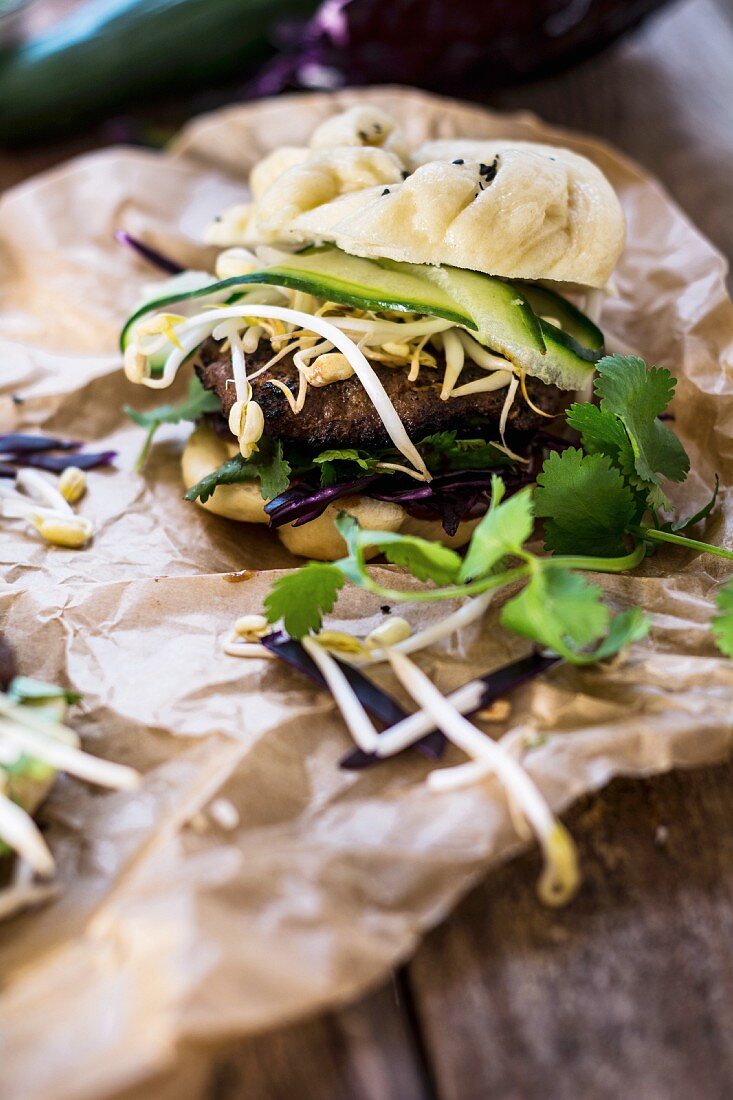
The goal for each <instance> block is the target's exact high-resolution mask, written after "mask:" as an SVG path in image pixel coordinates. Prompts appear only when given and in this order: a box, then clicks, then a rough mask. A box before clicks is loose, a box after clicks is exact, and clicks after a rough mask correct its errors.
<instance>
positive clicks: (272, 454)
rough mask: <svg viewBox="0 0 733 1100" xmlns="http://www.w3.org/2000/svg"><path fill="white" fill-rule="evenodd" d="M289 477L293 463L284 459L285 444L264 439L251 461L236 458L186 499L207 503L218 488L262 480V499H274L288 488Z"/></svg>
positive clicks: (199, 484) (229, 461)
mask: <svg viewBox="0 0 733 1100" xmlns="http://www.w3.org/2000/svg"><path fill="white" fill-rule="evenodd" d="M290 474H291V469H290V464H289V463H288V462H287V460H286V459H284V458H283V449H282V443H280V442H279V441H278V442H277V443H272V442H271V441H269V440H266V439H262V440H260V450H259V451H257V452H255V454H254V455H252V457H251V458H242V456H241V455H235V456H234V457H233V458H230V459H228V460H227V461H226V462H223V463H222V464H221V466H219V467H217V469H216V470H212V471H211V473H210V474H206V476H205V477H202V478H201V481H198V482H196V484H195V485H192V486H191V488H190V489H188V490H187V491H186V493H185V494H184V496H185V499H186V500H200V501H201V503H202V504H205V503H206V501H207V500H209V498H210V497H211V496H212V495H213V493H214V492H215V490H216V489H217V487H218V486H219V485H237V484H240V483H241V482H244V481H253V480H254V479H255V478H259V479H260V495H261V496H262V499H263V500H274V499H275V497H276V496H279V495H280V493H284V492H285V490H286V489H287V487H288V486H289V484H290Z"/></svg>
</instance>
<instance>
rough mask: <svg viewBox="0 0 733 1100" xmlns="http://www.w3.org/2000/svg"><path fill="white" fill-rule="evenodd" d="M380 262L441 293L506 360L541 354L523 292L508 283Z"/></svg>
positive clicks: (453, 270) (472, 274) (451, 270)
mask: <svg viewBox="0 0 733 1100" xmlns="http://www.w3.org/2000/svg"><path fill="white" fill-rule="evenodd" d="M382 263H383V264H384V265H385V266H386V267H388V269H389V270H390V271H399V272H400V273H404V274H405V275H411V276H413V277H415V278H417V277H419V278H421V279H424V280H426V281H427V282H429V283H432V284H433V285H434V286H436V287H440V288H441V289H442V290H444V291H445V292H446V293H447V294H449V295H450V297H451V298H452V299H453V300H454V301H455V302H457V303H458V304H459V306H460V307H461V309H462V310H463V311H464V312H465V313H467V314H468V315H469V317H471V318H472V319H473V322H474V323H473V325H472V326H470V327H471V328H475V329H476V332H475V333H473V335H475V337H476V339H477V340H478V341H479V342H480V343H482V344H486V345H488V346H489V347H490V348H492V349H493V350H494V351H497V352H499V354H501V355H506V357H507V359H511V360H512V361H514V362H516V361H518V357H519V356H520V354H522V353H523V352H524V351H525V350H526V349H531V350H534V351H536V352H539V353H540V354H542V353H543V352H544V350H545V342H544V339H543V336H542V330H541V328H540V323H539V320H538V318H537V317H536V316H535V314H534V312H533V310H532V307H531V306H530V304H529V303H528V302H527V300H526V298H525V297H524V295H523V293H522V292H521V291H520V290H517V288H516V287H515V286H513V285H512V284H511V283H508V282H505V281H504V280H503V279H498V278H496V277H495V276H494V275H483V274H482V273H481V272H479V271H464V270H463V269H461V268H459V267H430V266H428V265H426V264H403V263H397V262H391V261H382ZM464 324H465V323H464Z"/></svg>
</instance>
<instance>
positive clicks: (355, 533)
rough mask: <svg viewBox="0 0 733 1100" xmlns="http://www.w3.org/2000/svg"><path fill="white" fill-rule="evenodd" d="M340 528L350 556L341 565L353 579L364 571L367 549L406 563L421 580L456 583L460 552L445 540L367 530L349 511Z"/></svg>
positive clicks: (341, 516) (339, 522) (340, 518)
mask: <svg viewBox="0 0 733 1100" xmlns="http://www.w3.org/2000/svg"><path fill="white" fill-rule="evenodd" d="M336 527H337V528H338V531H339V533H340V535H341V537H342V538H343V539H344V541H345V543H346V546H347V548H348V550H349V555H350V557H349V559H347V560H345V561H342V562H340V563H339V565H340V566H341V567H342V568H343V569H344V570H345V572H346V573H347V575H348V576H349V578H350V579H352V580H353V579H354V578H355V577H356V578H358V577H360V576H362V575H363V574H364V571H365V562H364V551H365V550H366V549H367V548H375V549H378V550H379V551H381V553H382V554H384V556H385V558H386V559H387V561H388V562H391V564H392V565H401V566H403V568H405V569H407V570H409V572H410V573H412V575H413V577H416V578H417V579H418V580H419V581H434V582H435V584H439V585H441V584H452V583H453V582H454V581H455V580H456V578H457V576H458V572H459V570H460V568H461V556H460V554H457V553H456V552H455V550H451V549H450V548H449V547H447V546H444V545H443V543H442V542H438V541H436V542H433V541H431V540H430V539H421V538H419V536H417V535H400V534H399V533H398V532H395V531H369V530H364V529H362V528H361V527H360V526H359V523H358V521H357V520H356V519H354V517H353V516H350V515H349V514H348V512H340V513H339V515H338V518H337V520H336ZM357 583H358V579H357Z"/></svg>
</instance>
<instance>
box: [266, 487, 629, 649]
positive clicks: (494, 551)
mask: <svg viewBox="0 0 733 1100" xmlns="http://www.w3.org/2000/svg"><path fill="white" fill-rule="evenodd" d="M533 519H534V514H533V506H532V491H531V490H529V489H525V490H523V491H522V492H520V493H517V494H515V495H514V496H512V497H510V498H509V499H508V500H504V483H503V481H502V480H501V478H499V477H498V476H497V475H494V476H493V477H492V499H491V506H490V508H489V511H488V512H487V513H486V515H485V516H484V518H483V519H482V520H481V522H480V523H479V524H478V526H477V527H476V529H475V531H474V533H473V536H472V538H471V542H470V544H469V547H468V551H467V553H466V555H465V557H464V558H462V557H461V555H460V554H458V553H456V551H455V550H451V549H449V548H448V547H446V546H443V544H442V543H440V542H431V541H430V540H428V539H422V538H418V537H417V536H414V535H400V534H399V533H394V532H385V531H368V530H364V529H362V528H361V527H360V526H359V524H358V523H357V521H356V520H355V519H354V518H353V517H352V516H349V515H347V514H346V513H343V512H342V513H341V514H340V515H339V518H338V520H337V521H336V525H337V527H338V529H339V532H340V533H341V535H342V537H343V538H344V541H345V542H346V546H347V549H348V556H347V557H345V558H342V559H341V560H340V561H337V562H333V563H331V564H329V563H326V562H323V563H318V564H316V563H313V562H311V563H310V564H308V565H306V566H304V567H303V568H302V569H299V570H298V571H297V572H295V573H290V574H288V575H287V576H285V577H283V578H282V579H281V580H279V581H277V582H276V583H275V585H274V586H273V588H272V590H271V591H270V593H269V595H268V596H267V598H266V600H265V613H266V615H267V617H268V619H269V621H270V622H277V621H279V620H280V619H282V620H283V621H284V623H285V627H286V629H287V630H288V632H289V633H290V634H291V635H292V636H293V637H302V636H303V634H305V633H307V632H308V631H309V630H317V629H319V627H320V625H321V621H322V617H323V614H325V613H327V612H328V611H330V610H331V608H332V607H333V605H334V603H335V600H336V596H337V594H338V592H339V590H340V588H341V587H342V585H343V584H344V581H345V580H349V581H351V582H352V583H354V584H357V585H359V587H361V588H364V589H367V590H368V591H370V592H374V593H375V594H376V595H379V596H380V597H381V598H383V599H385V600H389V601H395V600H404V599H410V600H418V601H434V600H443V599H455V598H456V597H461V596H471V595H478V594H480V593H481V592H487V591H489V590H490V589H502V588H506V587H508V586H509V585H510V584H514V583H516V582H524V587H523V588H522V590H521V591H520V592H519V593H518V595H515V596H513V597H512V598H511V599H510V600H509V601H508V602H507V603H506V604H505V605H504V608H503V611H502V624H503V625H504V626H506V627H507V628H508V629H510V630H514V631H515V632H517V633H519V634H522V635H524V636H525V637H528V638H531V639H533V640H534V641H535V642H537V643H539V644H540V645H543V646H547V647H549V648H551V649H553V650H555V652H557V653H560V654H561V655H562V656H563V657H565V659H566V660H568V661H571V662H572V663H573V664H588V663H590V662H592V661H596V660H600V659H601V657H608V656H611V655H612V654H613V653H616V652H617V651H618V650H619V649H620V648H621V647H622V646H624V645H627V644H628V643H629V642H632V641H635V640H637V639H638V638H641V637H643V636H644V635H645V634H646V632H647V630H648V628H649V623H648V620H647V619H646V617H645V616H644V615H643V614H642V613H641V611H639V610H632V611H625V612H622V613H621V614H617V615H615V616H613V615H612V614H611V612H610V611H609V609H608V607H607V606H606V605H605V604H604V603H603V601H602V598H601V597H602V592H601V589H600V588H599V587H598V586H597V585H594V584H589V583H588V582H587V581H586V580H585V579H584V578H583V577H582V576H580V575H579V574H578V573H575V572H573V571H572V569H571V566H572V567H578V566H579V565H580V566H581V567H584V568H587V569H598V570H604V571H607V572H620V571H622V570H624V569H628V568H630V567H632V566H633V565H634V564H637V563H638V561H640V560H641V557H643V552H642V553H641V554H639V553H638V552H635V553H632V554H627V555H624V556H623V557H622V558H620V559H618V560H616V559H611V558H593V557H588V558H585V559H583V558H580V559H579V558H577V557H573V558H569V559H566V558H563V557H540V556H539V555H537V554H534V553H532V552H531V551H530V550H529V549H528V548H527V546H526V543H527V541H528V539H529V538H530V537H531V534H532V527H533ZM368 549H371V550H374V549H376V550H378V551H380V552H381V553H382V554H384V556H385V557H386V559H387V561H389V562H390V563H392V564H395V565H400V566H403V567H404V568H405V569H407V570H408V572H410V573H411V574H412V575H413V576H414V577H415V578H416V579H418V580H421V581H425V582H432V584H433V585H435V587H431V588H424V589H420V590H417V591H416V590H410V591H404V590H401V589H393V588H387V587H384V586H383V585H380V584H378V583H377V582H376V581H375V580H374V578H373V577H372V576H371V574H370V573H369V570H368V567H367V562H366V551H367V550H368ZM316 571H317V572H316ZM314 582H317V583H314Z"/></svg>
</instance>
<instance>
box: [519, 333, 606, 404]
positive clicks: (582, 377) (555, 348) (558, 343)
mask: <svg viewBox="0 0 733 1100" xmlns="http://www.w3.org/2000/svg"><path fill="white" fill-rule="evenodd" d="M540 327H541V329H542V335H543V337H544V340H545V344H546V346H547V351H546V352H545V354H544V355H538V354H537V353H536V352H533V351H526V352H525V353H524V354H523V355H522V357H521V361H520V359H519V358H517V359H516V360H515V362H516V363H517V365H518V366H519V367H521V368H522V369H523V370H524V371H525V373H526V374H528V375H530V376H531V377H533V378H539V380H540V381H541V382H547V383H548V384H549V385H552V386H557V388H558V389H560V390H581V389H583V387H584V386H585V385H586V383H587V382H588V380H589V379H590V378H592V376H593V374H594V371H595V365H596V363H597V361H598V360H599V359H600V358H601V355H602V352H598V351H591V350H590V348H584V347H583V346H582V344H579V343H578V341H577V340H574V339H573V337H572V336H570V335H569V334H568V333H567V332H563V331H562V330H561V329H559V328H556V327H555V325H550V324H548V323H547V321H540Z"/></svg>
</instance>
